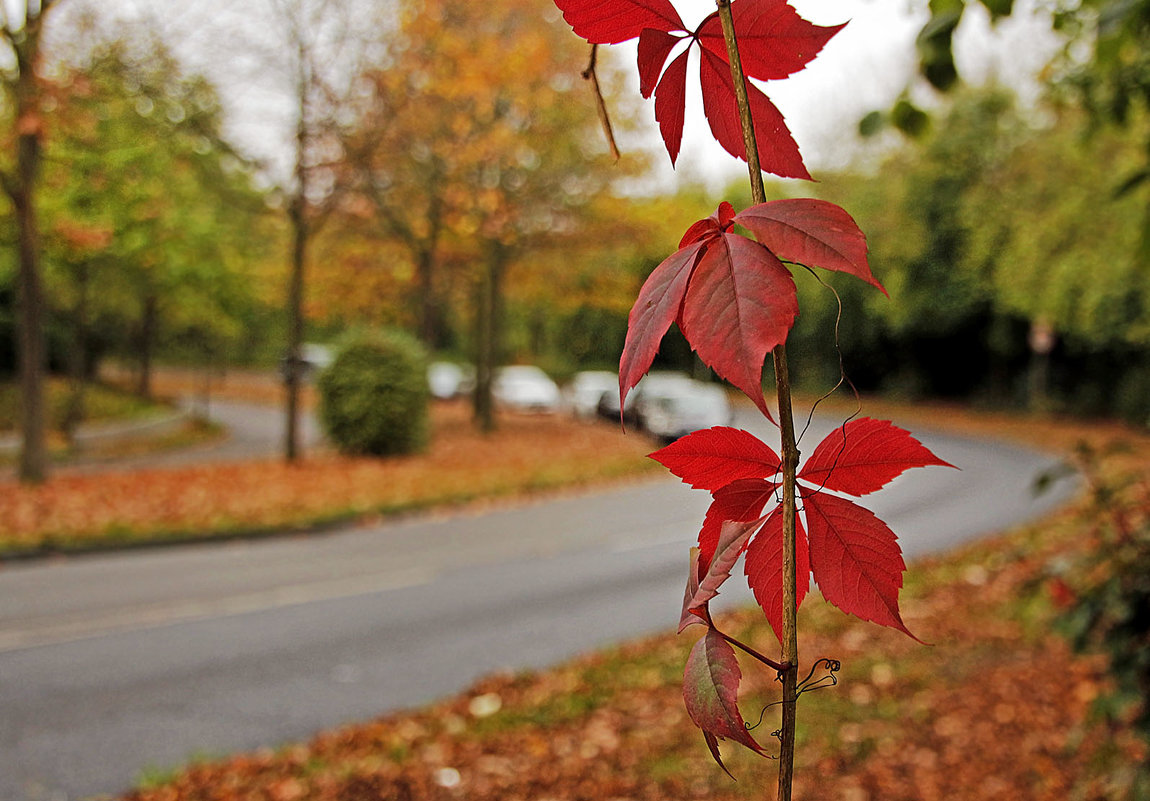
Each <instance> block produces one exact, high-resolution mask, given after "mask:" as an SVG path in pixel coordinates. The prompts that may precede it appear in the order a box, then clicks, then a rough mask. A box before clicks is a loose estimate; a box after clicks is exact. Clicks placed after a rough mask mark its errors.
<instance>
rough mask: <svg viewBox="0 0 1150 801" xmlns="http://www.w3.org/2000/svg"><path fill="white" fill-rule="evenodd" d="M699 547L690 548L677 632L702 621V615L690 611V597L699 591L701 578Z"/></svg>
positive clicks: (681, 631)
mask: <svg viewBox="0 0 1150 801" xmlns="http://www.w3.org/2000/svg"><path fill="white" fill-rule="evenodd" d="M699 562H700V556H699V549H698V548H691V567H690V569H689V570H688V571H687V590H686V592H684V593H683V612H682V614H680V615H679V633H680V634H682V633H683V629H685V628H687V626H690V625H691V624H692V623H703V622H705V621H704V620H703V617H702V616H701V615H697V614H695V613H694V612H692V611H691V609H692V606H691V599H692V598H694V597H695V593H697V592H698V591H699V580H700V579H701V578H702V577H701V576H700V575H699Z"/></svg>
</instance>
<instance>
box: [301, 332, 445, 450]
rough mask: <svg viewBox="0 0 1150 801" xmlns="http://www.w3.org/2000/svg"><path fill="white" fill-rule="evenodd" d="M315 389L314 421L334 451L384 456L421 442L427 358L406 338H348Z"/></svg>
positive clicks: (390, 334) (392, 334)
mask: <svg viewBox="0 0 1150 801" xmlns="http://www.w3.org/2000/svg"><path fill="white" fill-rule="evenodd" d="M318 385H319V393H320V419H321V420H322V421H323V425H324V428H325V429H326V431H327V433H328V436H330V437H331V439H332V441H333V442H334V443H335V445H336V446H337V447H338V448H339V449H340V451H342V452H344V453H350V454H371V455H374V456H389V455H394V454H402V453H412V452H415V451H418V450H421V449H422V448H423V447H425V445H426V444H427V437H428V403H429V398H430V391H429V390H428V387H427V356H426V354H425V352H424V350H423V346H422V345H420V344H419V342H417V341H416V340H415V339H414V338H413V337H411V336H409V335H408V334H406V333H403V332H400V331H395V330H392V331H384V332H374V333H369V334H362V335H358V336H355V337H353V338H352V339H350V340H348V342H347V343H346V344H345V345H344V346H343V347H341V348H340V350H339V353H338V354H337V355H336V358H335V361H334V362H333V363H332V364H331V366H330V367H328V368H327V369H326V370H324V371H323V372H322V373H320V376H319V381H318Z"/></svg>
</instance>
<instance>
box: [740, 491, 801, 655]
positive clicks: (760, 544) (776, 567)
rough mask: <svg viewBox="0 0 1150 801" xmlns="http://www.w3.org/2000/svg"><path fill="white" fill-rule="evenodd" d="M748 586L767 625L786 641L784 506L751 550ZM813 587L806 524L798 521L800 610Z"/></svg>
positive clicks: (798, 590)
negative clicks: (784, 625) (784, 636)
mask: <svg viewBox="0 0 1150 801" xmlns="http://www.w3.org/2000/svg"><path fill="white" fill-rule="evenodd" d="M743 572H744V573H745V574H746V576H747V584H748V585H749V586H750V588H751V591H752V592H753V593H754V594H755V600H756V601H758V602H759V606H761V607H762V608H763V613H764V614H765V615H766V616H767V622H768V623H770V624H771V628H772V629H774V631H775V636H776V637H778V638H779V642H782V641H783V511H782V507H781V506H780V507H779V508H778V509H776V510H775V511H774V512H772V513H771V516H770V517H769V518H768V519H767V522H766V523H765V524H764V525H763V527H762V528H761V529H759V533H758V534H757V535H756V536H755V538H754V539H753V540H751V544H750V545H748V546H747V557H746V561H745V562H744V564H743ZM810 584H811V562H810V553H809V550H808V548H807V535H806V532H804V531H803V526H802V522H801V521H800V520H799V519H798V518H797V517H796V518H795V592H796V598H797V604H796V608H798V605H801V604H802V602H803V598H805V597H806V595H807V590H808V589H810Z"/></svg>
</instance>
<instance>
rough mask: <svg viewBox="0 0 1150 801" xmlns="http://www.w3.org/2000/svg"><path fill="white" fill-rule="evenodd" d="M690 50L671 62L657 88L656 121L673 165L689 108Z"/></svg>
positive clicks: (681, 139)
mask: <svg viewBox="0 0 1150 801" xmlns="http://www.w3.org/2000/svg"><path fill="white" fill-rule="evenodd" d="M689 52H691V51H690V48H688V49H687V50H684V51H683V52H682V53H680V54H679V55H678V57H676V58H675V60H674V61H672V62H671V66H669V67H667V71H666V72H664V73H663V79H662V80H661V81H659V85H658V86H657V87H655V120H656V121H657V122H658V123H659V133H660V134H661V135H662V137H663V144H664V145H665V146H666V148H667V155H668V156H670V157H671V165H672V166H674V164H675V159H677V158H679V147H680V145H682V143H683V115H684V113H685V110H686V107H687V54H688V53H689Z"/></svg>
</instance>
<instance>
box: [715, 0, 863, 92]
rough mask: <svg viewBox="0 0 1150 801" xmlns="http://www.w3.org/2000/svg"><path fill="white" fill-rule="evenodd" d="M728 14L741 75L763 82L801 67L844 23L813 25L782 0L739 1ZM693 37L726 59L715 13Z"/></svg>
mask: <svg viewBox="0 0 1150 801" xmlns="http://www.w3.org/2000/svg"><path fill="white" fill-rule="evenodd" d="M731 17H732V19H733V20H734V22H735V33H736V35H737V37H738V41H739V60H740V61H741V62H742V65H743V72H744V74H746V75H747V77H749V78H758V79H760V80H764V81H774V80H778V79H780V78H786V77H787V76H789V75H793V74H794V73H796V72H798V71H799V70H801V69H803V67H805V66H806V65H807V64H809V63H810V62H811V61H812V60H813V59H814V57H815V56H817V55H818V54H819V52H820V51H821V50H822V49H823V46H824V45H826V43H827V42H829V41H830V40H831V37H833V36H834V35H835V34H836V33H838V32H839V31H840V30H842V29H843V27H844V26H845V25H846V23H843V24H842V25H832V26H829V27H823V26H821V25H814V24H813V23H810V22H807V21H806V20H805V19H803V18H802V17H800V16H799V13H798V12H797V11H795V9H794V8H792V7H791V6H790V5H788V4H787V2H786V0H753V2H747V1H746V0H740V1H739V2H737V3H731ZM697 36H698V39H699V44H700V45H702V47H703V49H704V50H707V51H709V52H711V53H714V54H715V55H716V56H719V57H720V58H722V59H723V60H724V61H726V59H727V44H726V42H725V41H724V39H723V26H722V22H721V21H720V20H719V15H718V13H713V14H711V15H710V16H709V17H707V18H706V19H705V20H703V23H702V24H701V25H700V26H699V30H698V34H697Z"/></svg>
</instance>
